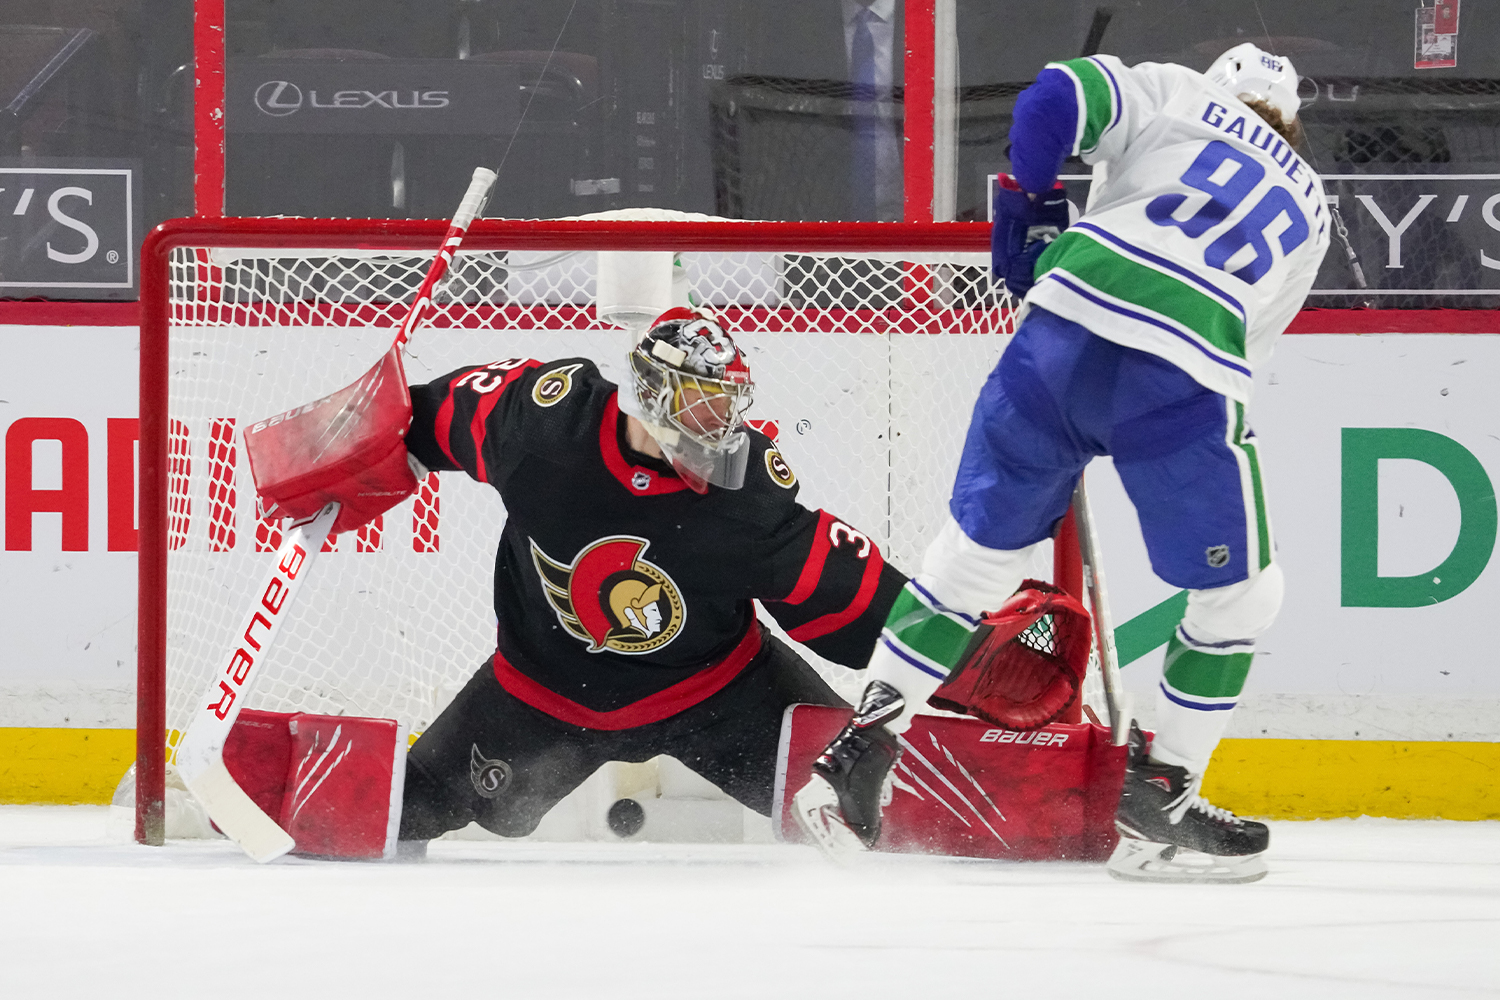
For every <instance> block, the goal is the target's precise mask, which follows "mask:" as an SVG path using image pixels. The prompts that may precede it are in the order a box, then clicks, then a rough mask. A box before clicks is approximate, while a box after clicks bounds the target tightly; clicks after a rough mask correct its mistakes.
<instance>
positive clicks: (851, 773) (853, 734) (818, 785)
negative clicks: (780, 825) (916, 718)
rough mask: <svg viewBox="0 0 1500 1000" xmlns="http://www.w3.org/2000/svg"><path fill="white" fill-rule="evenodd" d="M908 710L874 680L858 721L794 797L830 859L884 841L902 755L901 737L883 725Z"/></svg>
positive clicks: (802, 821)
mask: <svg viewBox="0 0 1500 1000" xmlns="http://www.w3.org/2000/svg"><path fill="white" fill-rule="evenodd" d="M904 705H905V702H904V701H903V700H902V698H901V694H900V692H899V691H897V690H896V689H895V688H893V687H891V686H890V685H889V684H886V683H885V682H883V681H871V682H870V684H869V686H867V687H866V688H865V693H864V697H863V698H862V699H861V700H860V704H859V708H858V709H856V710H855V712H854V717H853V718H852V719H850V720H849V724H848V725H847V726H845V727H844V728H843V729H842V730H841V731H840V732H839V734H838V735H837V736H835V737H834V738H833V741H832V742H831V743H829V744H828V747H827V748H826V749H825V750H824V751H823V752H822V753H821V754H820V755H819V756H818V759H817V760H815V761H813V766H812V772H813V773H812V777H811V778H810V779H809V780H808V782H807V784H806V785H803V786H802V789H801V790H800V791H798V792H797V794H796V795H794V796H793V797H792V814H793V815H794V816H795V817H796V818H797V824H798V825H799V826H801V827H802V830H803V832H805V833H806V834H807V835H808V836H809V837H811V838H812V840H813V843H815V844H817V845H818V847H819V848H821V849H822V850H823V852H824V853H825V854H827V855H829V856H830V857H833V858H847V857H849V856H851V855H854V854H858V853H862V852H864V851H868V850H869V849H870V848H871V847H872V846H873V845H874V843H875V841H876V840H877V839H879V837H880V811H881V807H882V806H884V805H885V804H886V803H888V802H889V801H890V797H891V768H892V767H893V766H895V763H896V760H897V758H899V757H900V756H901V750H900V748H899V746H898V744H897V740H896V737H895V736H894V735H893V734H892V733H891V731H890V730H888V729H886V728H885V726H883V725H882V723H884V722H886V721H888V720H890V719H893V718H895V717H896V716H897V715H899V714H900V713H901V709H902V708H903V707H904Z"/></svg>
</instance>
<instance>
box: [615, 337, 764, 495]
mask: <svg viewBox="0 0 1500 1000" xmlns="http://www.w3.org/2000/svg"><path fill="white" fill-rule="evenodd" d="M630 370H631V374H632V375H633V376H634V381H635V385H634V388H635V403H636V405H635V406H634V407H632V408H631V410H632V415H633V416H635V417H636V418H637V419H638V420H640V421H641V423H642V424H644V425H645V427H646V430H647V431H648V432H649V433H650V434H651V436H652V437H653V438H654V439H655V440H656V443H657V444H658V445H660V446H661V450H662V454H663V455H665V456H666V459H667V461H669V462H671V463H672V468H674V469H676V470H677V474H678V475H679V476H681V477H682V479H683V481H684V482H686V483H687V484H688V486H690V487H692V488H693V489H694V490H696V491H697V492H699V493H706V492H708V487H709V485H713V486H720V487H723V488H724V489H729V490H737V489H739V488H740V487H741V486H742V485H744V482H745V466H746V462H747V460H748V459H749V457H750V438H749V436H748V435H747V434H746V433H745V431H744V427H743V426H742V425H743V421H744V416H745V411H746V410H748V409H749V408H750V400H751V396H752V395H753V394H754V391H755V385H754V383H753V382H751V381H750V368H749V366H748V365H746V364H745V358H744V356H743V355H742V354H741V353H740V350H739V348H738V347H736V346H735V343H734V341H733V340H731V339H730V337H729V334H727V333H725V332H724V328H723V327H721V326H720V325H719V324H718V323H717V322H715V321H714V319H713V318H712V317H711V316H709V314H707V313H705V312H699V311H696V310H693V309H687V308H676V309H669V310H667V311H666V312H664V313H662V314H661V316H659V317H657V319H656V321H655V322H654V323H652V324H651V327H650V329H648V330H647V331H646V332H645V333H643V334H641V336H640V338H639V339H638V340H637V341H636V344H635V347H634V348H633V349H632V350H631V352H630Z"/></svg>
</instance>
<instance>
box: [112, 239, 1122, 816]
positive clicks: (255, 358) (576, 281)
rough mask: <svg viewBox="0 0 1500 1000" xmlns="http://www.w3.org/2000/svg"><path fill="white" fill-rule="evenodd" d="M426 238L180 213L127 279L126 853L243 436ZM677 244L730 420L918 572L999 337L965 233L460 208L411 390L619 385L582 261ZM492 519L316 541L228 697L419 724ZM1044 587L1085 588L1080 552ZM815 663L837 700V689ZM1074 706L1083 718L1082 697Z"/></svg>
mask: <svg viewBox="0 0 1500 1000" xmlns="http://www.w3.org/2000/svg"><path fill="white" fill-rule="evenodd" d="M445 227H446V223H443V222H429V221H404V220H403V221H385V220H324V219H227V218H193V219H179V220H173V221H170V222H167V223H164V224H162V225H161V226H159V227H157V228H156V229H155V230H153V231H152V232H151V233H150V234H149V235H148V236H147V238H146V240H145V243H144V245H143V247H142V270H141V310H142V313H141V373H140V405H141V410H140V494H139V503H140V507H139V509H140V514H139V524H140V545H139V559H140V570H139V572H140V579H139V619H138V630H139V635H138V649H139V652H138V691H137V701H138V704H137V737H136V738H137V746H136V760H137V774H136V788H137V795H136V838H137V839H138V840H139V841H141V842H142V843H151V844H159V843H161V842H162V841H163V837H164V829H165V827H164V818H165V817H164V800H165V775H166V763H167V761H168V760H169V759H170V755H171V753H172V752H173V747H174V746H175V744H176V742H177V740H178V739H179V738H180V736H181V729H182V728H183V727H184V725H185V720H186V718H187V717H188V714H189V712H190V709H191V703H192V700H193V699H195V698H197V697H198V695H199V694H200V693H201V692H202V691H203V690H204V686H205V684H206V682H207V681H208V679H209V675H210V673H211V671H213V670H215V669H217V666H216V664H218V663H219V662H220V657H221V656H222V655H223V653H224V651H225V649H226V647H227V646H228V644H229V643H230V642H232V641H233V640H234V639H235V638H236V637H235V636H233V635H232V634H231V633H233V632H234V631H235V626H234V620H235V619H236V616H238V615H239V614H241V613H242V612H243V610H244V609H245V607H247V605H248V604H249V602H250V601H251V600H252V599H253V597H254V595H253V594H252V593H251V590H252V589H253V588H254V586H255V583H256V580H257V579H258V577H259V575H260V573H261V572H262V570H263V568H264V563H265V561H266V560H267V559H269V558H271V556H270V555H269V553H271V552H274V550H275V548H276V546H277V544H278V543H279V541H280V525H279V524H276V523H272V522H270V521H267V520H265V519H262V518H260V517H259V511H258V509H257V506H256V501H255V496H254V493H255V490H254V486H253V483H252V481H251V479H250V476H249V469H248V466H247V464H246V461H245V456H244V448H243V446H242V434H243V431H244V429H245V428H246V427H247V426H248V424H249V423H250V422H253V421H255V420H259V419H262V418H265V417H268V416H271V415H273V414H275V413H279V412H283V411H285V410H287V409H290V408H292V407H294V406H298V405H301V404H303V403H306V402H310V401H312V400H314V399H317V398H319V397H320V396H322V395H324V394H326V393H327V392H329V391H331V390H333V389H336V388H338V387H340V386H343V385H345V384H348V383H349V382H351V381H353V380H354V379H355V378H357V377H358V376H359V375H360V374H361V373H362V372H364V371H365V370H366V369H367V368H368V367H369V366H370V364H372V363H373V362H374V361H375V360H376V359H377V358H379V357H380V355H381V354H382V353H383V352H384V351H385V350H387V349H388V348H389V346H390V343H391V339H392V337H393V335H394V332H395V330H396V328H397V327H398V325H399V324H400V321H401V319H402V318H403V316H404V315H405V313H406V311H407V309H408V307H409V305H410V302H411V299H412V296H413V294H414V292H415V290H416V288H417V286H418V285H419V284H420V283H421V280H422V277H423V275H424V273H425V271H426V268H427V265H428V263H429V262H430V260H431V259H432V255H433V253H434V252H435V250H436V248H437V245H438V242H439V240H440V239H441V238H442V236H443V233H444V231H445ZM605 250H609V251H672V252H675V253H676V254H678V255H679V256H678V259H679V261H680V263H681V269H682V272H683V273H685V275H686V278H687V280H688V282H689V286H690V289H691V292H692V295H693V297H694V299H695V300H696V301H698V302H700V303H702V304H704V305H707V306H709V307H711V308H713V309H715V310H716V311H718V312H719V313H720V315H721V316H722V317H723V318H724V320H725V322H726V324H727V326H728V328H729V329H730V330H732V331H733V332H734V335H735V338H736V340H737V341H738V342H739V343H740V344H741V345H742V346H743V347H744V348H745V349H746V351H747V353H748V356H749V361H750V365H751V370H752V372H754V374H755V378H756V382H757V392H756V403H755V407H754V408H753V409H752V410H751V411H750V413H749V417H750V419H751V420H752V421H754V422H759V423H758V424H757V425H758V426H760V427H761V428H762V429H764V430H765V431H766V432H767V433H769V434H771V435H772V436H773V437H774V438H775V439H776V441H777V445H778V447H779V448H780V450H781V451H782V453H783V454H784V455H785V456H786V459H787V462H788V463H789V464H790V466H791V468H792V469H793V470H794V471H798V470H800V472H801V474H802V475H804V476H806V477H807V478H805V479H803V480H801V482H802V494H801V499H802V501H803V502H804V503H805V504H806V505H808V506H809V507H814V508H816V507H823V508H825V509H827V510H829V511H830V512H831V513H833V514H834V515H835V516H837V517H840V518H844V519H847V520H848V522H849V523H850V524H852V525H854V526H855V527H856V528H858V529H859V530H861V531H863V532H866V533H868V534H869V535H871V536H872V537H873V538H874V540H875V541H876V542H877V543H878V544H879V545H880V546H881V548H882V550H883V551H884V552H885V553H886V554H887V555H888V557H889V558H891V560H892V561H893V562H895V564H896V565H898V566H904V567H912V566H915V565H917V563H918V560H919V558H920V555H921V553H922V551H923V549H924V548H925V546H926V544H927V542H928V540H929V539H930V538H931V537H932V535H933V534H934V533H935V532H936V530H937V528H938V527H939V526H940V524H941V520H942V517H943V514H944V511H945V510H946V499H947V493H948V489H949V487H950V485H951V483H952V480H953V474H954V471H955V469H956V466H957V461H958V455H959V451H960V448H961V445H962V440H963V435H964V431H965V428H966V427H967V425H968V418H969V413H970V408H971V407H972V403H973V399H974V398H975V395H976V393H977V391H978V387H979V385H980V384H981V382H982V381H983V379H984V377H985V375H986V374H987V373H988V372H989V371H990V370H991V369H992V368H993V366H994V363H995V361H996V359H997V358H998V356H999V353H1000V349H1001V347H1002V344H1003V341H1004V339H1005V338H1004V337H1003V336H1002V335H1003V334H1008V333H1010V332H1012V330H1013V326H1014V321H1015V316H1014V310H1013V308H1012V307H1013V305H1014V303H1013V302H1012V301H1011V300H1010V298H1009V297H1008V296H1007V295H1006V294H1005V292H1004V290H1003V288H999V289H997V288H996V287H995V286H994V284H993V283H992V280H991V278H990V274H989V227H988V226H987V225H984V224H982V223H936V224H934V223H911V224H904V223H903V224H876V223H779V222H717V221H670V222H668V221H640V220H639V219H626V220H605V221H597V220H591V221H526V222H520V221H500V220H479V221H477V222H475V223H474V225H473V226H472V228H471V229H470V230H469V232H468V235H467V236H466V238H465V241H464V245H463V250H462V253H461V254H460V255H459V257H458V258H457V259H456V260H455V262H454V264H453V266H452V268H451V269H450V271H449V274H448V277H447V280H446V281H445V283H444V284H443V285H441V286H440V287H439V289H438V293H437V295H436V296H435V299H434V308H433V309H432V310H431V312H430V314H429V319H428V321H427V323H426V325H425V327H424V328H423V329H420V330H418V331H417V332H415V333H414V334H413V337H412V344H411V346H410V348H409V350H408V354H407V374H408V378H409V379H410V380H411V381H412V382H413V383H420V382H423V381H427V380H430V379H432V378H435V377H437V376H439V375H442V374H444V373H446V372H448V371H451V370H453V369H456V368H459V367H461V366H463V365H465V364H473V365H483V364H486V363H489V362H494V361H500V360H503V359H507V358H515V357H535V358H540V359H543V360H548V359H555V358H564V357H577V356H584V357H590V358H592V359H594V360H595V361H596V363H598V364H599V366H600V368H601V370H602V371H603V373H604V374H605V376H606V377H607V378H610V379H611V380H612V381H615V382H617V383H618V382H619V381H620V380H621V376H622V374H623V372H622V367H623V363H624V359H625V351H626V346H627V340H628V334H627V333H625V332H624V331H623V330H622V329H620V328H619V327H617V326H614V325H612V324H610V323H608V322H602V321H601V320H600V319H599V317H598V315H597V312H596V309H595V298H594V293H595V287H596V272H595V268H596V263H597V260H598V257H599V255H598V253H597V251H605ZM503 517H504V508H503V506H502V505H501V504H500V502H499V500H498V497H497V495H496V494H495V493H494V492H493V491H492V490H491V489H490V488H489V487H488V486H484V485H481V484H478V483H474V482H472V481H470V480H468V479H467V478H466V477H464V476H462V475H459V474H453V475H449V476H444V477H442V480H441V483H440V484H439V481H438V477H437V476H436V475H431V476H429V477H427V479H425V480H424V481H423V482H422V483H421V484H420V488H419V490H418V492H417V494H416V495H415V496H414V497H413V498H411V499H409V500H407V501H405V502H403V503H402V504H400V505H398V506H397V507H395V508H393V509H392V510H390V511H388V512H387V513H386V514H385V515H383V516H382V517H381V518H380V519H377V520H376V521H375V522H373V523H372V524H370V525H367V526H366V527H365V528H362V529H359V530H358V531H356V532H348V533H346V534H344V535H341V536H339V537H338V538H337V539H335V540H334V541H333V542H332V543H331V544H332V546H333V547H332V551H331V552H330V551H329V547H328V546H325V552H329V554H327V555H325V556H323V557H322V558H321V559H320V560H319V561H318V563H317V565H316V566H315V567H314V572H313V575H312V578H311V579H310V580H309V581H308V584H307V589H306V591H305V592H304V594H303V595H302V596H301V597H300V598H299V605H298V607H297V608H295V609H294V610H293V614H294V618H293V619H292V620H291V621H289V622H287V623H286V626H285V627H286V629H287V634H286V635H284V636H283V637H282V638H281V639H280V640H279V642H278V645H277V647H276V649H275V650H274V651H273V652H272V654H271V662H270V663H268V665H267V669H266V674H265V676H264V677H263V678H262V680H261V681H260V683H259V686H258V687H257V689H256V690H255V691H254V692H253V693H252V695H251V697H250V699H249V701H248V703H247V704H248V706H249V707H253V708H261V709H267V710H272V711H306V712H315V713H320V714H332V715H337V714H353V715H370V716H380V717H386V718H394V719H397V720H398V721H399V722H401V723H402V724H403V725H405V726H407V727H408V728H409V729H410V730H411V731H412V732H419V731H420V730H421V729H422V728H423V727H424V726H425V725H427V724H428V723H429V722H431V720H432V719H433V718H434V717H435V716H436V714H437V712H438V711H440V710H441V708H442V707H443V706H444V705H446V703H447V701H448V700H450V699H451V697H452V696H453V694H455V693H456V692H457V690H458V689H459V688H460V687H461V686H462V685H463V683H464V682H465V681H466V680H467V679H468V678H469V677H470V676H471V675H472V673H473V672H474V670H475V669H477V667H478V666H479V664H480V663H481V662H482V661H483V659H484V658H485V657H486V656H488V655H489V654H490V653H491V652H492V651H493V650H492V645H493V611H492V609H491V588H492V585H493V583H492V574H493V559H494V551H495V544H496V540H497V538H498V535H499V531H500V528H501V526H502V524H503ZM1056 553H1057V566H1056V567H1055V573H1054V578H1055V579H1056V580H1057V581H1058V582H1059V583H1060V584H1061V585H1063V586H1064V587H1065V588H1066V589H1068V590H1069V591H1070V592H1072V593H1074V594H1079V593H1081V589H1082V588H1081V571H1080V569H1079V563H1078V549H1077V547H1076V543H1074V544H1060V545H1058V546H1057V547H1056ZM815 665H817V666H818V667H819V669H820V670H822V671H823V672H824V675H825V677H827V678H828V679H829V680H830V682H831V683H833V684H834V686H835V688H836V689H838V690H840V691H841V693H844V694H845V695H846V697H850V698H855V697H857V694H858V684H857V677H858V675H857V674H855V673H854V672H853V671H848V670H845V669H844V668H841V667H837V666H835V665H833V664H829V663H826V662H817V661H815ZM1085 693H1086V698H1088V699H1089V700H1090V701H1092V703H1093V704H1094V705H1096V706H1097V707H1099V708H1100V714H1101V715H1102V714H1103V712H1102V705H1103V703H1102V701H1100V700H1099V694H1098V690H1097V684H1096V685H1094V691H1093V693H1092V694H1090V693H1089V687H1088V685H1086V687H1085Z"/></svg>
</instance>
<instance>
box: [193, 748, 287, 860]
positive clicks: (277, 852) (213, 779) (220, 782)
mask: <svg viewBox="0 0 1500 1000" xmlns="http://www.w3.org/2000/svg"><path fill="white" fill-rule="evenodd" d="M188 788H189V789H191V790H192V793H193V794H194V795H195V796H197V798H198V801H199V802H201V803H203V808H205V809H207V810H208V815H209V817H210V818H211V819H212V820H213V821H214V823H216V824H217V825H218V827H219V829H220V830H223V831H224V834H225V836H227V837H229V839H231V840H233V841H234V842H235V843H237V844H239V845H240V846H241V847H243V848H244V849H245V853H246V854H248V855H250V857H251V859H252V860H254V861H256V862H257V863H259V864H265V863H266V862H267V861H274V860H275V859H276V858H279V857H281V856H282V855H283V854H285V853H287V852H288V851H290V850H291V849H292V848H294V847H296V846H297V842H296V841H295V840H293V839H292V838H291V835H290V834H288V833H287V832H286V831H285V830H283V829H282V828H281V827H280V826H277V825H276V821H275V820H273V819H271V817H269V816H267V815H266V814H265V813H264V812H262V811H261V809H260V806H257V805H256V804H255V802H254V801H253V800H252V799H251V798H250V796H248V795H246V794H245V790H244V789H243V788H241V787H240V786H239V784H238V783H237V782H236V781H235V780H234V778H232V777H231V776H230V774H229V769H228V768H226V767H225V766H224V762H223V761H222V760H218V761H215V762H214V763H213V764H211V765H209V767H208V769H207V770H205V771H204V772H203V773H202V774H200V775H198V776H197V777H195V778H191V779H189V780H188Z"/></svg>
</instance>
